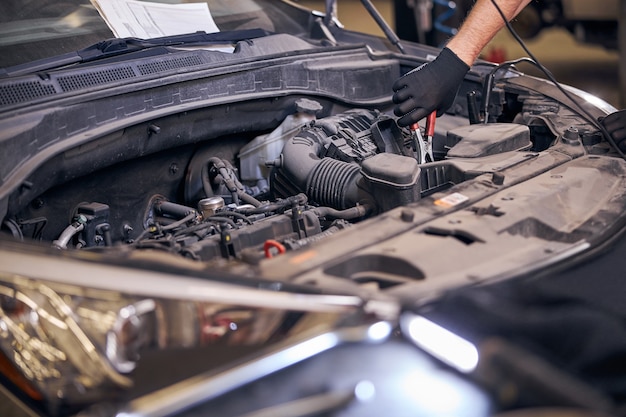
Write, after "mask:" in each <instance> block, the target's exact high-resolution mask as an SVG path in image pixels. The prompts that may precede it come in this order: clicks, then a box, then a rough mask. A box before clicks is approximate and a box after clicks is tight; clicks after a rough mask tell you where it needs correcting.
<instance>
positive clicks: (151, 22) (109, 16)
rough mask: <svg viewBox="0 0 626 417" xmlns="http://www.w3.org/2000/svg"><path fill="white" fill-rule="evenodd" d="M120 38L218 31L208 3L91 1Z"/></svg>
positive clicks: (132, 0) (126, 0)
mask: <svg viewBox="0 0 626 417" xmlns="http://www.w3.org/2000/svg"><path fill="white" fill-rule="evenodd" d="M91 3H92V4H93V5H94V7H95V8H96V9H97V10H98V12H99V13H100V16H102V18H103V19H104V21H105V22H106V23H107V25H108V26H109V28H111V31H112V32H113V34H114V35H115V36H116V37H118V38H128V37H133V38H141V39H150V38H158V37H161V36H171V35H181V34H184V33H193V32H197V31H205V32H207V33H212V32H219V28H218V27H217V25H216V24H215V22H214V21H213V16H211V12H210V11H209V6H208V5H207V4H206V3H184V4H165V3H153V2H147V1H137V0H91Z"/></svg>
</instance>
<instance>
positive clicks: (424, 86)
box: [393, 0, 531, 126]
mask: <svg viewBox="0 0 626 417" xmlns="http://www.w3.org/2000/svg"><path fill="white" fill-rule="evenodd" d="M495 1H496V3H497V4H498V6H499V7H500V9H501V10H502V12H503V13H504V15H505V17H506V18H507V19H508V20H510V19H512V18H513V17H515V16H516V15H517V14H518V13H519V12H520V11H521V10H522V9H523V8H524V7H525V6H526V5H527V4H528V3H530V1H531V0H495ZM504 25H505V23H504V21H503V19H502V17H501V16H500V14H499V12H498V10H497V9H496V8H495V7H494V5H493V4H492V0H477V1H476V3H475V5H474V7H473V8H472V10H471V12H470V13H469V15H468V16H467V19H466V20H465V22H464V23H463V25H461V28H460V29H459V31H458V33H457V34H456V35H455V36H454V37H453V38H452V39H450V41H448V43H447V45H446V47H445V48H444V49H443V50H442V52H441V53H440V54H439V56H438V57H437V58H436V59H435V60H434V61H432V62H430V63H428V64H425V65H423V66H421V67H419V68H417V69H414V70H413V71H410V72H408V73H407V74H405V75H404V76H402V77H400V78H399V79H398V80H396V82H395V83H394V85H393V91H394V92H395V93H394V95H393V102H394V103H395V104H396V106H395V107H394V113H395V115H396V116H399V117H400V119H398V124H399V125H400V126H409V125H411V124H413V123H416V122H417V121H419V120H421V119H422V118H424V117H426V115H428V114H429V113H431V112H432V111H434V110H436V111H437V115H439V116H440V115H441V114H443V113H444V112H445V111H446V110H447V109H448V108H449V107H450V106H451V105H452V103H453V102H454V97H455V96H456V93H457V91H458V89H459V86H460V84H461V82H462V81H463V78H464V77H465V74H466V73H467V71H468V70H469V67H470V66H471V65H472V64H473V63H474V61H475V60H476V58H477V57H478V55H479V54H480V52H481V51H482V49H483V48H484V47H485V46H486V45H487V43H489V41H491V39H492V38H493V37H494V36H495V35H496V33H498V31H499V30H500V29H502V27H504Z"/></svg>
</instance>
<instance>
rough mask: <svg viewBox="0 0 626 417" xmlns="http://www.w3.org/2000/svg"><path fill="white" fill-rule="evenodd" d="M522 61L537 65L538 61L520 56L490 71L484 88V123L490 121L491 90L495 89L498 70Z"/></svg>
mask: <svg viewBox="0 0 626 417" xmlns="http://www.w3.org/2000/svg"><path fill="white" fill-rule="evenodd" d="M522 62H528V63H531V64H533V65H537V62H535V61H533V60H532V59H530V58H527V57H522V58H518V59H514V60H511V61H506V62H503V63H501V64H499V65H497V66H495V67H494V68H493V69H492V70H491V71H490V72H489V76H488V77H487V82H486V83H485V86H484V88H483V93H482V94H483V95H482V96H483V116H484V120H483V123H488V122H489V101H490V98H491V90H492V89H493V84H494V80H495V78H496V74H497V73H498V71H500V70H501V69H504V68H508V67H512V66H514V65H515V64H519V63H522Z"/></svg>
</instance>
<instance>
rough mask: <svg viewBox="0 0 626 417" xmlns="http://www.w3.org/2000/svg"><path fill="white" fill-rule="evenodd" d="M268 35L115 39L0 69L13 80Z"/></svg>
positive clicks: (246, 32) (231, 33) (238, 32)
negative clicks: (175, 48)
mask: <svg viewBox="0 0 626 417" xmlns="http://www.w3.org/2000/svg"><path fill="white" fill-rule="evenodd" d="M268 35H271V32H268V31H266V30H264V29H246V30H233V31H228V32H213V33H206V32H195V33H188V34H183V35H172V36H164V37H161V38H152V39H140V38H112V39H107V40H104V41H101V42H98V43H96V44H93V45H91V46H88V47H87V48H84V49H81V50H79V51H75V52H68V53H66V54H61V55H56V56H53V57H50V58H44V59H39V60H36V61H32V62H28V63H26V64H20V65H15V66H12V67H7V68H0V77H11V76H17V75H26V74H33V73H37V72H42V71H49V70H52V69H57V68H61V67H64V66H67V65H72V64H83V63H86V62H92V61H97V60H99V59H103V58H109V57H112V56H117V55H123V54H127V53H131V52H136V51H141V50H144V49H149V48H155V47H162V46H183V45H221V44H224V43H236V42H240V41H245V40H248V39H255V38H261V37H264V36H268Z"/></svg>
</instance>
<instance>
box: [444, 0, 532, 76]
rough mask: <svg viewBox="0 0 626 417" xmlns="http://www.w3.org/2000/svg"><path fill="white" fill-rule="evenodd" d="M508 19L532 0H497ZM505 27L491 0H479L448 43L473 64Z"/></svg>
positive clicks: (464, 59)
mask: <svg viewBox="0 0 626 417" xmlns="http://www.w3.org/2000/svg"><path fill="white" fill-rule="evenodd" d="M495 1H496V3H497V4H498V6H499V7H500V9H501V10H502V12H503V13H504V15H505V16H506V18H507V20H511V19H512V18H514V17H515V16H517V14H518V13H519V12H520V11H521V10H522V9H523V8H524V7H525V6H526V5H527V4H528V3H530V1H531V0H495ZM503 27H504V21H503V20H502V17H501V16H500V14H499V13H498V11H497V10H496V8H495V7H494V5H493V4H492V3H491V0H477V1H476V3H475V4H474V7H473V8H472V11H471V12H470V14H469V15H468V16H467V19H466V20H465V22H464V23H463V25H462V26H461V28H460V29H459V32H458V33H457V34H456V35H455V36H454V37H453V38H452V39H450V41H449V42H448V44H447V45H446V46H447V47H448V48H449V49H451V50H452V51H453V52H454V53H455V54H456V55H457V56H458V57H459V58H461V60H463V61H464V62H465V63H466V64H468V65H472V64H473V63H474V61H475V60H476V58H478V55H479V54H480V52H481V51H482V50H483V48H484V47H485V46H486V45H487V44H488V43H489V41H491V39H492V38H493V37H494V36H495V35H496V33H498V31H499V30H500V29H502V28H503Z"/></svg>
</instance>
